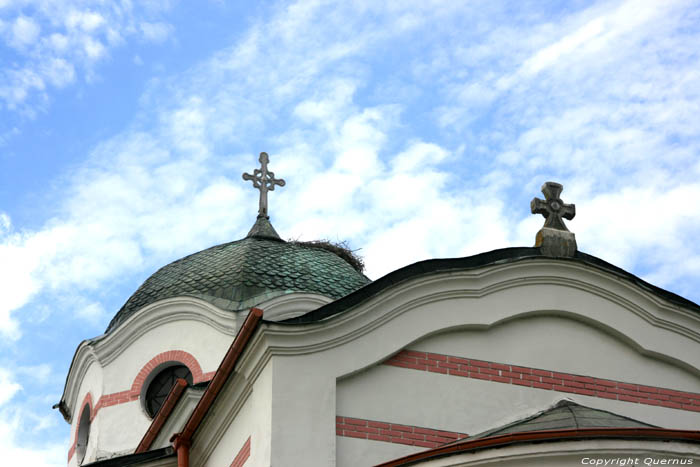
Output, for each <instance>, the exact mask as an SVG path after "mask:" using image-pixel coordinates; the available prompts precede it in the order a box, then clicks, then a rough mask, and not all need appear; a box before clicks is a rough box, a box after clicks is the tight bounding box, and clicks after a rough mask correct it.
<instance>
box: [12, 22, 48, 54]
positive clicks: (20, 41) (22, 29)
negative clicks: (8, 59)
mask: <svg viewBox="0 0 700 467" xmlns="http://www.w3.org/2000/svg"><path fill="white" fill-rule="evenodd" d="M40 31H41V28H40V27H39V25H38V24H37V23H36V21H34V20H32V19H31V18H28V17H26V16H19V17H17V19H15V21H14V23H13V24H12V38H11V39H10V44H11V45H13V46H15V47H26V46H27V45H29V44H31V43H33V42H34V41H36V39H37V37H39V32H40Z"/></svg>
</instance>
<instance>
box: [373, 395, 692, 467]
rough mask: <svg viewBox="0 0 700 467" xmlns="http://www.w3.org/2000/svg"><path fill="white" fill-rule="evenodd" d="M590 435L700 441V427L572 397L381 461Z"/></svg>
mask: <svg viewBox="0 0 700 467" xmlns="http://www.w3.org/2000/svg"><path fill="white" fill-rule="evenodd" d="M591 439H614V440H650V441H682V442H690V443H700V431H696V430H676V429H668V428H659V427H656V426H654V425H649V424H648V423H644V422H640V421H639V420H634V419H632V418H629V417H625V416H622V415H618V414H616V413H613V412H609V411H607V410H601V409H594V408H591V407H586V406H583V405H579V404H577V403H575V402H572V401H569V400H562V401H559V402H558V403H557V404H556V405H554V406H553V407H550V408H548V409H546V410H543V411H541V412H538V413H536V414H534V415H531V416H529V417H525V418H522V419H520V420H517V421H515V422H513V423H509V424H507V425H503V426H500V427H498V428H494V429H491V430H488V431H485V432H483V433H479V434H477V435H474V436H470V437H468V438H464V439H460V440H458V441H453V442H451V443H446V444H443V445H441V446H438V447H437V448H432V449H428V450H425V451H421V452H417V453H414V454H409V455H407V456H403V457H401V458H398V459H394V460H391V461H388V462H384V463H382V464H379V465H378V466H377V467H400V466H407V465H415V464H421V463H422V462H423V461H429V460H431V459H435V458H439V457H444V456H452V455H459V454H462V453H467V452H475V451H481V450H486V449H497V448H501V447H504V446H510V445H514V444H526V443H543V442H557V441H580V440H591Z"/></svg>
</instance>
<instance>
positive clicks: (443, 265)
mask: <svg viewBox="0 0 700 467" xmlns="http://www.w3.org/2000/svg"><path fill="white" fill-rule="evenodd" d="M535 259H551V260H554V261H573V262H576V263H580V264H586V265H588V266H592V267H594V268H597V269H599V270H602V271H605V272H608V273H610V274H613V275H615V276H617V277H620V278H623V279H625V280H627V281H629V282H631V283H632V284H634V285H636V286H637V287H640V288H641V289H643V290H646V291H648V292H650V293H652V294H654V295H656V296H657V297H660V298H662V299H664V300H666V301H668V302H670V303H673V304H674V305H677V306H682V307H684V308H688V309H690V310H692V311H693V312H695V313H698V314H700V305H698V304H697V303H695V302H692V301H690V300H688V299H687V298H684V297H681V296H680V295H677V294H675V293H673V292H670V291H668V290H665V289H662V288H661V287H657V286H655V285H653V284H650V283H648V282H646V281H645V280H643V279H641V278H639V277H637V276H635V275H634V274H632V273H630V272H627V271H625V270H624V269H622V268H619V267H617V266H615V265H613V264H610V263H608V262H607V261H604V260H602V259H600V258H597V257H595V256H593V255H589V254H586V253H583V252H581V251H577V252H576V254H575V255H574V256H573V257H566V258H564V257H556V258H555V257H551V256H547V255H544V254H543V253H542V252H541V250H540V248H537V247H511V248H501V249H498V250H492V251H488V252H485V253H480V254H477V255H473V256H466V257H461V258H439V259H428V260H424V261H418V262H416V263H413V264H409V265H408V266H404V267H402V268H400V269H397V270H395V271H392V272H390V273H388V274H386V275H385V276H383V277H380V278H379V279H377V280H375V281H374V282H371V283H369V284H367V285H365V286H364V287H361V288H359V289H357V290H355V291H354V292H351V293H349V294H348V295H346V296H344V297H342V298H340V299H338V300H336V301H334V302H331V303H329V304H327V305H324V306H322V307H320V308H317V309H315V310H312V311H310V312H308V313H306V314H304V315H301V316H297V317H295V318H289V319H286V320H283V321H279V322H278V324H305V323H313V322H316V321H320V320H322V319H326V318H329V317H331V316H333V315H336V314H338V313H341V312H343V311H345V310H347V309H349V308H352V307H354V306H355V305H358V304H360V303H362V302H364V301H366V300H368V299H369V298H371V297H374V296H375V295H377V294H379V293H380V292H382V291H383V290H384V289H387V288H389V287H391V286H392V285H394V284H397V283H399V282H403V281H405V280H408V279H412V278H415V277H419V276H422V275H424V274H429V273H437V272H449V271H453V270H457V269H476V268H481V267H486V266H492V265H496V264H506V263H514V262H518V261H527V260H535Z"/></svg>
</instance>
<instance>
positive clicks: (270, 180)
mask: <svg viewBox="0 0 700 467" xmlns="http://www.w3.org/2000/svg"><path fill="white" fill-rule="evenodd" d="M259 160H260V168H259V169H255V170H254V171H253V175H250V174H248V173H244V174H243V180H251V181H252V182H253V187H255V188H257V189H258V190H260V207H259V209H258V217H265V218H267V217H268V215H267V192H268V191H274V190H275V185H278V186H284V180H282V179H281V178H280V179H277V178H275V173H274V172H270V171H268V170H267V164H268V163H269V162H270V158H269V157H268V155H267V153H266V152H261V153H260V159H259Z"/></svg>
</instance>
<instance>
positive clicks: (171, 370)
mask: <svg viewBox="0 0 700 467" xmlns="http://www.w3.org/2000/svg"><path fill="white" fill-rule="evenodd" d="M179 378H182V379H184V380H185V381H187V384H192V373H190V370H189V368H187V367H186V366H185V365H175V366H169V367H167V368H165V369H164V370H162V371H161V372H160V373H158V374H157V375H156V376H155V377H154V378H153V380H151V383H150V384H149V385H148V389H147V390H146V412H148V415H150V416H151V417H155V416H156V414H157V413H158V411H159V410H160V407H161V406H162V405H163V403H164V402H165V399H166V398H167V397H168V394H169V393H170V390H171V389H172V388H173V386H174V385H175V382H176V381H177V380H178V379H179Z"/></svg>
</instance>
